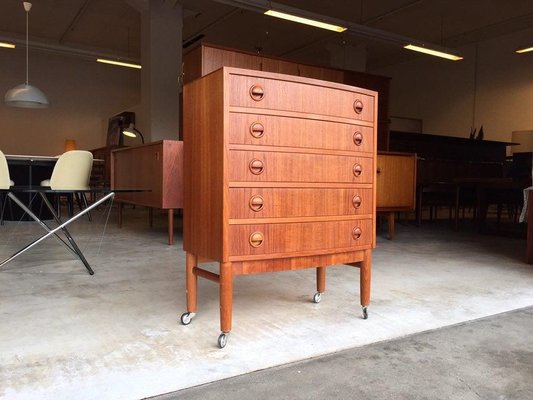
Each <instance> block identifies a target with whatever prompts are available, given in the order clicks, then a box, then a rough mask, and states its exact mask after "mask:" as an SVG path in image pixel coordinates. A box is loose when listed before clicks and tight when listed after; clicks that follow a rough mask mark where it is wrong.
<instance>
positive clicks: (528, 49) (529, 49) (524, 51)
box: [516, 46, 533, 54]
mask: <svg viewBox="0 0 533 400" xmlns="http://www.w3.org/2000/svg"><path fill="white" fill-rule="evenodd" d="M528 51H533V46H529V47H524V48H523V49H518V50H516V52H517V53H518V54H522V53H527V52H528Z"/></svg>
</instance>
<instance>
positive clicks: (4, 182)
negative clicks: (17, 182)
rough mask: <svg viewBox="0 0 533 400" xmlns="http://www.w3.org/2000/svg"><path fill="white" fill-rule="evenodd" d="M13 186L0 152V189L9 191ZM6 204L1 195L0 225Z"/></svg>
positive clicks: (2, 222) (4, 198)
mask: <svg viewBox="0 0 533 400" xmlns="http://www.w3.org/2000/svg"><path fill="white" fill-rule="evenodd" d="M13 185H14V183H13V181H12V180H11V179H10V178H9V167H8V166H7V160H6V156H5V155H4V153H2V150H0V189H9V187H10V186H13ZM6 204H7V201H6V197H5V194H2V195H1V196H0V225H3V224H4V209H5V207H6Z"/></svg>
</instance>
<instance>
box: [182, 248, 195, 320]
mask: <svg viewBox="0 0 533 400" xmlns="http://www.w3.org/2000/svg"><path fill="white" fill-rule="evenodd" d="M197 265H198V257H197V256H196V255H194V254H191V253H187V254H186V259H185V269H186V271H187V272H186V275H185V280H186V287H187V311H188V312H190V313H195V312H196V297H197V296H196V293H197V287H198V277H197V276H196V274H195V273H194V268H195V267H196V266H197Z"/></svg>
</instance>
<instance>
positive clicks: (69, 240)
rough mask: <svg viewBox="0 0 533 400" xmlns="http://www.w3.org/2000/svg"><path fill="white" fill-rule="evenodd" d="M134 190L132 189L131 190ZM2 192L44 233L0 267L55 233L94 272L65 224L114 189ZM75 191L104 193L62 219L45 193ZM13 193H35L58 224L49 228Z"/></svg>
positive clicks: (31, 188) (88, 209)
mask: <svg viewBox="0 0 533 400" xmlns="http://www.w3.org/2000/svg"><path fill="white" fill-rule="evenodd" d="M133 191H134V190H133ZM2 192H7V196H8V197H9V198H10V199H11V200H13V201H14V202H15V203H16V204H17V205H18V206H19V207H20V208H21V209H22V210H23V211H24V212H26V213H27V214H28V215H29V216H30V217H31V218H32V219H33V220H35V221H36V222H37V223H39V225H41V226H42V227H43V229H44V230H45V231H46V233H45V234H44V235H43V236H41V237H39V238H38V239H36V240H34V241H33V242H31V243H29V244H27V245H26V246H24V247H23V248H21V249H20V250H18V251H17V252H15V253H14V254H12V255H11V256H9V257H8V258H6V259H5V260H4V261H2V262H1V263H0V268H1V267H3V266H4V265H5V264H7V263H8V262H9V261H11V260H13V259H14V258H15V257H17V256H19V255H21V254H22V253H24V252H26V251H27V250H29V249H31V248H32V247H33V246H35V245H36V244H38V243H40V242H42V241H43V240H44V239H46V238H47V237H49V236H51V235H55V236H56V237H57V238H58V239H59V241H60V242H61V243H63V244H64V245H65V247H67V248H68V249H69V250H70V251H71V252H72V253H73V254H74V255H75V256H76V257H78V258H79V260H80V261H81V262H82V263H83V265H85V268H87V271H88V272H89V274H90V275H93V274H94V271H93V269H92V268H91V266H90V265H89V263H88V262H87V259H86V258H85V256H84V255H83V253H82V251H81V250H80V248H79V247H78V245H77V244H76V241H75V240H74V238H73V237H72V235H71V234H70V232H69V231H68V229H67V225H69V224H71V223H72V222H74V221H76V220H77V219H78V218H80V217H82V216H83V215H85V214H87V213H88V212H90V211H91V210H92V209H94V208H96V207H98V206H99V205H100V204H102V203H104V202H105V201H107V200H108V199H113V197H114V196H115V190H112V189H102V188H98V189H87V190H81V191H80V190H53V189H50V188H47V187H43V188H39V187H27V188H17V187H13V188H11V189H6V190H2ZM77 192H85V193H104V194H105V195H104V196H103V197H102V198H101V199H99V200H97V201H96V202H94V203H93V204H91V205H90V206H89V207H87V208H84V209H83V210H81V211H80V212H79V213H78V214H76V215H74V216H73V217H72V218H69V219H68V220H67V221H64V222H63V221H62V220H61V218H60V216H59V215H58V214H57V212H56V210H55V209H54V207H53V205H52V204H51V203H50V200H48V198H47V196H46V195H47V194H68V193H77ZM15 193H37V194H38V195H39V196H40V197H41V199H42V201H43V203H44V204H45V205H46V207H47V208H48V210H49V211H50V213H52V216H53V218H54V220H55V221H56V222H57V224H58V226H57V227H55V228H51V227H50V226H48V225H47V224H46V222H44V220H42V219H40V218H39V217H38V216H37V215H35V213H33V212H32V211H31V210H30V209H29V208H28V207H27V206H26V205H25V204H24V203H23V202H22V201H21V200H20V199H19V198H18V197H17V196H16V195H15ZM59 231H62V232H63V234H64V235H65V237H66V239H67V240H65V239H64V238H62V237H61V236H60V235H59V234H58V232H59Z"/></svg>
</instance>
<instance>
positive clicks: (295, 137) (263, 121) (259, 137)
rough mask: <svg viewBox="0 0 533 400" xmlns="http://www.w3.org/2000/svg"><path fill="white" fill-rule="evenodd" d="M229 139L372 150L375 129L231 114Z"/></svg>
mask: <svg viewBox="0 0 533 400" xmlns="http://www.w3.org/2000/svg"><path fill="white" fill-rule="evenodd" d="M229 142H230V143H232V144H251V145H266V146H287V147H304V148H316V149H332V150H346V151H358V152H372V151H373V150H374V143H373V142H374V139H373V128H371V127H368V126H359V125H352V124H343V123H336V122H330V121H319V120H312V119H304V118H289V117H278V116H273V115H255V114H241V113H230V129H229Z"/></svg>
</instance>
